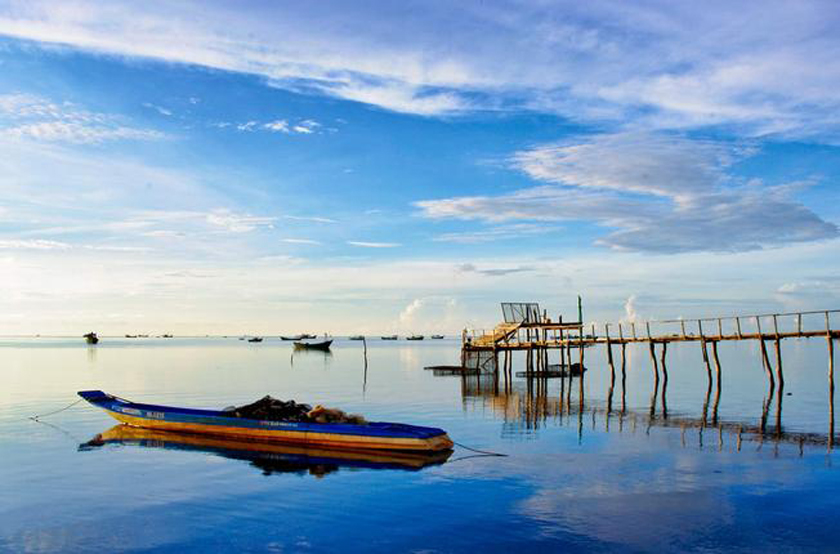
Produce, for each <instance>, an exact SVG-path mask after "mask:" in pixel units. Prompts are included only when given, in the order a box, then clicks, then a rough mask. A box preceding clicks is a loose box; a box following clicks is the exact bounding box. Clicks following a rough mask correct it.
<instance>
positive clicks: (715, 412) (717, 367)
mask: <svg viewBox="0 0 840 554" xmlns="http://www.w3.org/2000/svg"><path fill="white" fill-rule="evenodd" d="M712 357H713V358H714V360H715V374H716V375H717V386H716V387H715V406H714V408H713V409H712V423H713V424H714V425H717V420H718V406H719V405H720V391H721V382H720V360H719V359H718V352H717V341H713V342H712Z"/></svg>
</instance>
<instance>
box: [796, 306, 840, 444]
mask: <svg viewBox="0 0 840 554" xmlns="http://www.w3.org/2000/svg"><path fill="white" fill-rule="evenodd" d="M800 317H801V316H800ZM825 338H826V340H828V449H829V451H830V450H831V449H832V448H834V339H833V338H832V336H831V323H830V321H829V319H828V312H825Z"/></svg>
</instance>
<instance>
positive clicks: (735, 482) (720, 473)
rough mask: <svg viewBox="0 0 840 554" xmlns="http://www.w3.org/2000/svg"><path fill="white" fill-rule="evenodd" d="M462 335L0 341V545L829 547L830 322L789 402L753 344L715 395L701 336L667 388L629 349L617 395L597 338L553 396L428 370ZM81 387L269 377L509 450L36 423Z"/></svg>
mask: <svg viewBox="0 0 840 554" xmlns="http://www.w3.org/2000/svg"><path fill="white" fill-rule="evenodd" d="M458 346H459V345H458V343H457V342H455V341H452V340H444V341H423V342H413V343H410V342H404V341H397V342H393V343H392V342H380V341H378V340H376V341H370V342H369V343H368V345H367V348H368V351H367V357H368V364H367V370H365V364H364V358H363V351H362V344H361V343H358V342H350V341H345V340H337V341H336V344H335V346H334V347H333V352H332V354H327V355H325V354H323V353H319V352H298V353H293V351H292V349H291V346H290V344H289V343H284V342H281V341H280V340H279V339H270V338H267V339H266V341H265V342H263V343H261V344H249V343H246V342H243V341H238V340H236V339H235V338H231V339H221V338H208V339H178V338H176V339H108V338H106V339H103V341H102V342H101V343H100V344H99V345H97V346H87V345H85V344H84V343H83V342H81V340H80V339H49V338H38V339H0V361H1V362H2V364H0V366H1V367H2V368H1V369H0V376H2V384H3V386H2V387H0V483H2V485H3V494H2V495H0V550H2V551H8V552H56V551H71V552H77V551H78V552H83V551H98V552H101V551H103V550H105V551H120V552H122V551H142V552H167V551H179V552H193V551H201V552H213V551H241V552H324V551H339V550H340V551H344V552H353V551H359V552H463V551H476V550H481V551H500V552H501V551H509V550H511V549H512V548H517V547H533V548H537V549H545V550H547V549H552V550H555V549H556V550H559V549H563V550H566V551H587V552H589V551H615V550H622V551H631V552H632V551H701V550H702V551H709V550H722V549H727V550H730V551H733V550H734V551H739V550H740V551H757V550H771V551H797V552H801V551H833V550H836V548H838V547H837V544H838V542H837V541H838V539H840V531H837V530H835V529H836V527H835V525H834V522H835V519H836V516H835V514H836V513H837V510H838V508H840V495H838V491H840V489H839V488H838V485H840V473H838V469H837V468H835V467H834V465H835V463H836V462H837V455H836V454H835V453H832V452H831V451H830V450H829V449H828V446H827V444H826V433H827V431H828V425H829V418H828V415H829V413H828V393H827V377H826V375H827V368H828V362H827V354H826V350H827V349H826V347H825V342H824V341H814V340H812V341H806V340H802V341H790V342H788V343H786V344H785V345H784V349H783V356H784V369H785V378H786V387H785V392H784V395H783V396H782V397H781V398H782V410H781V412H780V413H779V412H778V398H777V395H776V394H774V397H773V402H772V403H770V404H769V406H768V403H767V401H766V400H767V399H766V396H767V386H766V381H765V379H764V373H763V369H762V367H761V363H760V358H759V357H758V353H757V349H756V348H755V347H754V346H751V345H749V344H742V345H726V344H721V346H720V356H721V363H722V366H723V382H722V384H723V386H722V390H721V395H720V397H719V399H718V402H717V403H715V402H714V396H715V395H714V394H712V395H710V397H707V383H706V371H705V368H704V366H703V363H702V359H701V355H700V351H699V346H697V345H691V344H687V345H683V346H678V347H672V348H669V352H668V358H667V361H668V373H669V380H668V388H667V391H666V396H665V400H666V402H665V404H664V406H663V403H662V391H661V385H662V383H661V381H660V387H659V388H658V389H657V390H656V396H655V397H654V388H653V384H654V379H653V371H652V367H651V364H650V358H649V354H648V352H647V349H646V348H645V349H642V348H630V349H628V351H627V365H626V390H624V391H623V394H622V390H621V382H620V381H621V379H620V371H619V374H618V378H617V381H616V383H615V385H614V387H613V390H612V396H610V378H609V371H608V369H607V368H606V363H605V354H604V351H603V350H599V349H588V350H587V351H586V365H587V366H588V367H589V368H590V370H589V372H588V373H587V376H586V378H585V380H584V398H583V402H582V403H581V399H580V398H579V396H578V395H579V387H578V381H577V380H574V381H573V382H572V383H571V384H572V387H571V394H569V388H568V382H566V383H563V389H562V394H561V382H560V381H559V380H548V381H542V382H536V383H534V382H531V383H530V386H529V383H528V382H526V380H525V379H521V378H514V379H513V381H512V382H506V381H505V380H504V379H503V378H500V379H499V380H498V381H496V380H495V379H493V378H492V377H491V376H482V377H469V378H461V377H458V376H435V375H434V373H433V372H431V371H426V370H424V369H423V368H424V366H427V365H435V364H453V363H456V362H457V360H458ZM616 360H617V361H619V360H620V357H619V355H618V351H616ZM516 363H517V364H518V365H519V366H520V367H515V368H514V369H519V370H521V369H523V368H522V367H521V363H522V360H521V359H517V360H516ZM83 389H103V390H105V391H108V392H111V393H114V394H117V395H119V396H122V397H126V398H130V399H132V400H136V401H146V402H151V403H158V404H171V405H181V406H189V407H201V408H221V407H224V406H228V405H231V404H243V403H246V402H250V401H252V400H255V399H257V398H259V397H261V396H263V395H265V394H271V395H272V396H275V397H278V398H284V399H288V398H294V399H296V400H299V401H304V402H309V403H323V404H326V405H329V406H336V407H340V408H342V409H345V410H348V411H351V412H360V413H363V414H365V415H366V416H367V417H368V418H369V419H371V420H390V421H402V422H407V423H415V424H419V425H431V426H437V427H442V428H444V429H446V430H447V431H448V432H449V434H450V436H451V437H452V438H453V439H454V440H455V441H457V442H458V443H460V444H462V445H467V446H470V447H473V448H477V449H481V450H490V451H495V452H501V453H505V454H508V456H507V457H483V456H476V455H475V453H473V452H471V451H469V450H466V449H464V448H461V447H460V446H459V447H458V448H456V450H455V452H453V453H452V455H451V456H450V457H449V459H448V460H447V461H446V462H445V463H432V464H430V465H428V466H426V467H422V468H421V467H417V465H416V464H414V465H412V464H408V467H406V464H401V463H395V462H394V461H393V460H384V461H383V460H370V459H367V460H346V459H345V460H331V459H322V458H318V459H312V458H306V457H300V456H297V454H296V453H294V452H291V453H289V452H281V453H279V454H278V453H273V454H272V453H269V454H270V455H269V456H268V457H266V456H265V454H266V453H262V454H260V455H254V453H251V454H248V453H247V452H244V453H243V451H242V450H238V449H236V448H226V447H225V445H218V444H206V443H203V444H201V443H200V444H195V443H191V444H184V443H183V442H181V443H179V442H178V441H177V440H174V441H164V440H160V437H149V438H147V440H127V441H122V442H120V441H112V442H109V443H107V444H105V445H104V446H99V447H91V448H83V449H79V448H78V447H79V445H80V444H81V443H84V442H86V441H88V440H90V439H91V438H92V437H94V436H95V435H96V434H98V433H103V432H106V431H107V430H109V429H111V428H112V427H113V425H114V423H115V422H114V421H113V420H111V419H110V418H109V417H108V416H107V415H106V414H105V413H104V412H102V411H100V410H97V409H95V408H93V407H91V406H88V405H84V404H78V405H76V406H73V407H72V408H70V409H68V410H66V411H64V412H61V413H58V414H55V415H53V416H50V417H47V418H45V419H44V420H43V421H44V423H36V422H33V421H31V420H29V419H28V416H30V415H33V414H38V413H45V412H49V411H52V410H55V409H58V408H61V407H63V406H66V405H67V404H69V403H71V402H73V401H74V400H75V398H74V393H75V391H77V390H83ZM788 393H790V394H788ZM581 405H582V406H583V407H582V409H581ZM622 408H623V409H622ZM704 408H705V409H704ZM765 409H766V412H767V417H766V419H765V420H764V421H765V422H766V425H765V432H764V433H763V434H762V433H757V432H756V431H757V430H759V429H760V427H761V424H762V419H763V418H762V416H763V414H764V413H765ZM714 414H716V418H714V417H713V416H714ZM779 415H780V416H781V417H780V421H781V423H782V425H781V427H777V425H776V423H777V419H776V418H777V416H779ZM141 438H142V437H141Z"/></svg>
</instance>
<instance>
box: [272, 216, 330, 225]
mask: <svg viewBox="0 0 840 554" xmlns="http://www.w3.org/2000/svg"><path fill="white" fill-rule="evenodd" d="M283 219H290V220H292V221H311V222H313V223H338V221H336V220H335V219H330V218H328V217H319V216H299V215H284V216H283Z"/></svg>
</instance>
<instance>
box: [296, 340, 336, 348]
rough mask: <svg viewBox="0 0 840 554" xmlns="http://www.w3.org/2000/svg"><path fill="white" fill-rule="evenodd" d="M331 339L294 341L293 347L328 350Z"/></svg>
mask: <svg viewBox="0 0 840 554" xmlns="http://www.w3.org/2000/svg"><path fill="white" fill-rule="evenodd" d="M332 342H333V341H332V340H325V341H321V342H302V341H296V342H295V348H298V349H300V350H329V349H330V345H331V344H332Z"/></svg>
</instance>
